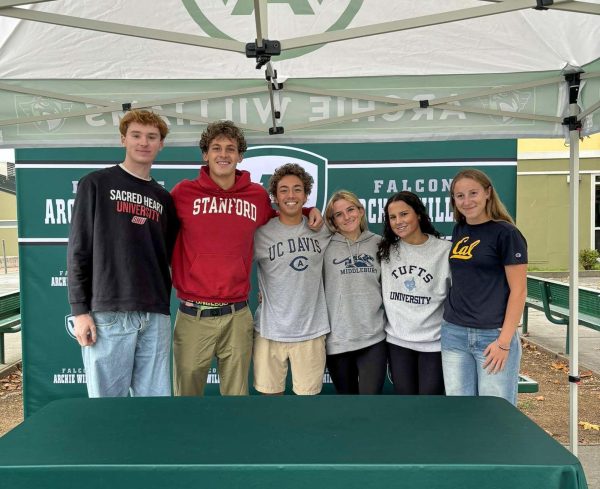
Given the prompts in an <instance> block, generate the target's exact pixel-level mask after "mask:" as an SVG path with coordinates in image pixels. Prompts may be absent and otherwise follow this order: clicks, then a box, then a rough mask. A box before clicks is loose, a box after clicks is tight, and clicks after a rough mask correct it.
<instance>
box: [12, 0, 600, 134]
mask: <svg viewBox="0 0 600 489" xmlns="http://www.w3.org/2000/svg"><path fill="white" fill-rule="evenodd" d="M29 3H31V2H29ZM538 3H540V4H542V3H544V4H548V3H549V5H548V7H549V8H548V9H547V10H538V9H535V8H533V7H536V6H537V5H538ZM23 4H24V2H21V1H17V0H12V1H11V0H0V28H1V29H0V33H1V34H0V100H1V101H2V104H1V108H0V130H2V137H1V138H0V146H1V145H3V146H10V145H12V146H25V145H34V146H35V145H42V144H51V145H56V144H60V145H69V144H81V137H84V138H85V137H87V136H88V134H87V133H86V131H83V128H84V127H87V128H88V129H89V128H93V127H94V126H93V121H92V122H91V123H90V118H93V117H95V116H97V115H98V114H102V113H117V112H121V111H122V106H123V104H127V103H132V104H133V106H134V107H135V106H151V107H155V108H157V110H163V111H164V112H163V115H165V117H167V118H168V119H169V121H170V123H171V124H172V125H173V126H175V129H177V130H173V131H172V136H170V141H171V142H172V143H175V144H188V143H189V142H190V140H191V134H192V133H194V136H193V137H194V138H197V129H198V128H197V127H193V128H190V125H192V126H193V125H194V123H196V124H197V123H205V122H207V121H208V120H211V119H218V118H225V117H227V118H232V119H234V120H236V122H238V123H240V124H241V125H242V126H243V127H245V128H246V129H247V130H249V135H250V138H251V139H252V138H253V137H254V138H257V140H260V138H262V140H265V139H268V136H266V135H267V134H268V131H269V129H272V128H275V127H282V126H283V127H285V135H286V138H287V139H290V140H294V141H301V140H314V139H317V140H345V139H349V138H352V140H378V139H381V140H413V139H424V138H436V139H446V138H492V137H556V136H561V135H563V134H564V132H563V128H562V120H563V118H564V117H565V116H566V115H568V114H567V105H568V99H567V97H566V93H567V90H566V83H565V82H564V78H563V77H562V73H561V72H562V71H563V70H565V68H567V69H571V68H570V67H573V68H575V69H583V71H585V74H584V75H583V82H582V86H581V94H580V100H579V103H580V106H581V107H582V109H583V110H584V111H585V110H586V109H591V110H590V114H589V117H587V118H586V119H585V120H584V121H583V122H584V124H583V128H582V131H583V133H584V134H591V133H595V132H599V131H600V116H599V115H598V114H597V112H598V111H596V112H594V109H595V108H596V105H597V103H598V100H599V99H600V77H599V74H600V43H598V42H593V41H592V40H593V39H600V0H592V1H590V0H588V1H586V2H581V1H573V0H554V2H548V0H504V1H481V0H447V1H445V2H439V1H434V0H421V1H419V2H414V1H407V0H400V1H397V2H388V1H386V0H331V1H328V2H324V1H323V0H294V1H291V0H255V1H253V0H211V1H204V0H203V1H201V2H200V1H199V0H165V1H162V2H160V3H158V4H157V5H156V6H155V7H153V8H149V7H148V4H147V2H145V1H143V0H128V1H124V0H121V1H106V0H104V1H94V2H91V1H85V2H81V1H75V0H54V1H39V2H35V3H33V4H31V5H28V6H26V7H24V6H22V5H23ZM263 38H264V39H271V40H277V41H279V43H280V45H281V51H282V52H281V55H279V56H273V57H272V58H271V63H269V64H267V65H266V66H265V67H264V68H262V69H260V70H257V69H255V65H256V60H255V59H248V58H247V57H246V55H245V44H246V43H248V42H255V40H257V39H258V43H259V44H260V42H261V40H262V39H263ZM265 68H266V69H267V70H272V69H275V70H276V71H277V78H276V80H277V82H282V81H283V82H285V83H284V86H283V90H277V89H278V88H280V86H279V85H277V84H276V85H275V86H274V87H273V85H271V84H269V83H266V82H265ZM272 74H273V75H274V74H275V73H274V72H272ZM273 88H275V90H273ZM223 90H224V92H222V91H223ZM219 92H222V93H219ZM424 101H427V102H424ZM177 104H179V105H177ZM94 108H95V109H98V108H100V111H98V110H96V111H95V112H94ZM274 111H279V112H280V114H279V115H280V116H281V117H280V119H276V118H274V117H273V112H274ZM585 115H588V114H587V113H586V114H585ZM57 116H60V117H58V118H57ZM53 117H54V118H53ZM59 119H60V120H61V122H58V121H59ZM66 119H69V121H68V124H65V120H66ZM182 120H183V122H181V121H182ZM77 121H79V122H77ZM415 121H416V122H419V123H420V122H425V121H433V123H430V124H415ZM108 125H109V126H111V129H114V127H112V126H113V124H108ZM415 125H416V126H418V127H415ZM59 126H60V127H59ZM66 126H67V127H66ZM74 126H78V127H79V129H77V128H75V127H74ZM63 128H64V130H63ZM192 129H193V131H192ZM36 131H38V132H39V134H38V133H36ZM88 132H91V130H90V131H88ZM101 132H102V131H98V134H97V135H94V134H90V136H91V139H89V141H90V144H91V143H93V144H97V143H99V144H109V143H114V142H115V135H114V133H113V134H110V133H109V131H107V133H106V134H100V133H101ZM356 138H358V139H356Z"/></svg>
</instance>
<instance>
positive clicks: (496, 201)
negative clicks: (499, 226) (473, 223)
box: [450, 168, 515, 224]
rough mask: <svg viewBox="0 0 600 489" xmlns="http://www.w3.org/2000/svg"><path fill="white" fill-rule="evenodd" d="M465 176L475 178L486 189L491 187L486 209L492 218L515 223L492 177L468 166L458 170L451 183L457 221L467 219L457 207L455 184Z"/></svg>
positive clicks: (453, 208) (451, 200) (452, 200)
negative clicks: (497, 191) (495, 187)
mask: <svg viewBox="0 0 600 489" xmlns="http://www.w3.org/2000/svg"><path fill="white" fill-rule="evenodd" d="M464 178H468V179H470V180H475V181H476V182H477V183H478V184H479V185H481V186H482V187H483V189H484V190H487V189H490V198H489V199H488V200H487V202H486V203H485V211H486V213H487V215H488V216H489V217H490V218H491V219H492V220H494V221H506V222H510V223H511V224H514V223H515V222H514V221H513V218H512V217H510V214H509V213H508V211H507V210H506V207H505V206H504V204H503V203H502V201H501V200H500V197H498V194H497V193H496V191H495V190H494V186H493V185H492V180H491V179H490V177H488V176H487V175H486V174H485V173H483V172H482V171H480V170H476V169H475V168H467V169H466V170H462V171H460V172H458V173H457V174H456V175H455V176H454V178H453V179H452V183H451V184H450V202H451V204H452V211H453V212H454V220H455V221H456V222H465V221H466V218H465V216H464V215H463V214H462V213H461V212H460V211H459V210H458V209H457V207H456V202H454V186H455V185H456V182H458V181H459V180H462V179H464Z"/></svg>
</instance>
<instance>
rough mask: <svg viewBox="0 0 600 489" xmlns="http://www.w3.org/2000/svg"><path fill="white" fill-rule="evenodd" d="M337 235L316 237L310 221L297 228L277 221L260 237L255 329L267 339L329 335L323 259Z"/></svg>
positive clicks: (323, 233)
mask: <svg viewBox="0 0 600 489" xmlns="http://www.w3.org/2000/svg"><path fill="white" fill-rule="evenodd" d="M330 239H331V233H330V232H329V231H328V230H327V229H326V228H325V227H323V228H322V229H321V231H318V232H314V231H311V230H310V229H309V227H308V224H307V221H306V218H305V217H302V223H300V224H298V225H295V226H288V225H285V224H282V223H281V221H280V220H279V218H278V217H274V218H273V219H271V220H270V221H269V222H268V223H267V224H265V225H264V226H262V227H260V228H259V229H258V230H257V231H256V233H255V235H254V259H255V260H256V263H257V265H258V285H259V288H260V291H261V293H262V303H261V304H260V305H259V306H258V309H257V310H256V314H255V316H254V329H256V331H258V332H259V334H260V335H261V336H262V337H263V338H267V339H269V340H275V341H282V342H289V343H291V342H298V341H306V340H310V339H313V338H318V337H319V336H322V335H324V334H327V333H329V320H328V317H327V306H326V304H325V292H324V289H323V278H322V270H323V256H324V253H325V248H327V245H328V244H329V240H330Z"/></svg>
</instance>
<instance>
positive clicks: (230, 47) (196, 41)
mask: <svg viewBox="0 0 600 489" xmlns="http://www.w3.org/2000/svg"><path fill="white" fill-rule="evenodd" d="M0 15H2V16H4V17H11V18H14V19H22V20H31V21H34V22H44V23H47V24H54V25H62V26H66V27H75V28H77V29H87V30H90V31H98V32H107V33H110V34H120V35H122V36H131V37H139V38H142V39H153V40H156V41H166V42H173V43H176V44H184V45H189V46H199V47H205V48H212V49H220V50H222V51H233V52H234V53H245V52H246V45H245V44H244V43H242V42H239V41H234V40H230V39H216V38H212V37H208V36H196V35H193V34H183V33H179V32H171V31H164V30H160V29H150V28H148V27H136V26H133V25H127V24H117V23H115V22H104V21H101V20H93V19H83V18H81V17H72V16H69V15H61V14H53V13H49V12H41V11H39V10H27V9H24V8H3V9H0Z"/></svg>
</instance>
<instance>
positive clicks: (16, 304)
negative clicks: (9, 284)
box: [0, 291, 21, 364]
mask: <svg viewBox="0 0 600 489" xmlns="http://www.w3.org/2000/svg"><path fill="white" fill-rule="evenodd" d="M20 300H21V298H20V293H19V291H16V292H10V293H8V294H2V295H0V364H2V363H4V334H5V333H18V332H19V331H21V302H20Z"/></svg>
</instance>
